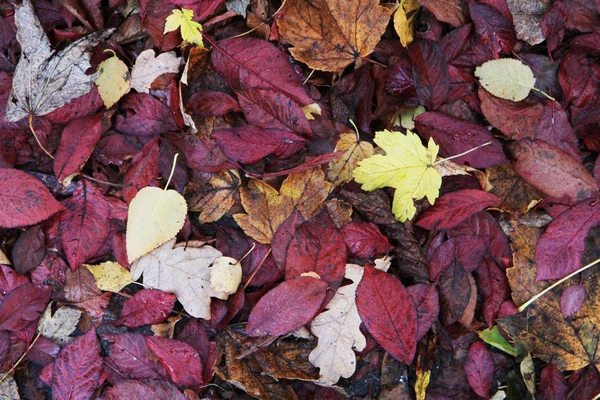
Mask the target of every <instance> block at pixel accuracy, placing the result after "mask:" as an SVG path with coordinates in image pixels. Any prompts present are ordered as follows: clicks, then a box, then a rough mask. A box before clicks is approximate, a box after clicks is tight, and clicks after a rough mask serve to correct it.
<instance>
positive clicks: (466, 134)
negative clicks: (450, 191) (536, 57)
mask: <svg viewBox="0 0 600 400" xmlns="http://www.w3.org/2000/svg"><path fill="white" fill-rule="evenodd" d="M415 128H416V130H417V132H419V134H420V135H421V136H423V138H424V139H426V140H429V138H433V140H434V141H435V142H436V143H437V144H438V145H439V146H440V155H441V156H443V157H449V156H453V155H456V154H459V153H462V152H465V151H468V150H471V149H473V148H475V147H477V146H479V145H482V144H484V143H486V142H492V143H491V144H490V145H488V146H485V147H482V148H481V149H479V150H475V151H473V152H471V153H469V154H466V155H464V156H462V157H458V158H457V159H455V160H453V161H454V162H456V163H459V164H461V163H464V162H468V163H469V165H471V166H472V167H475V168H488V167H492V166H494V165H498V164H502V163H504V162H506V161H507V160H506V157H505V156H504V152H503V151H502V146H501V145H500V143H499V142H498V141H497V140H496V139H494V138H493V137H492V135H491V134H490V132H488V130H487V129H485V128H484V127H483V126H481V125H477V124H474V123H472V122H469V121H465V120H462V119H459V118H455V117H452V116H450V115H447V114H443V113H440V112H426V113H423V114H421V115H419V116H418V117H417V118H416V119H415Z"/></svg>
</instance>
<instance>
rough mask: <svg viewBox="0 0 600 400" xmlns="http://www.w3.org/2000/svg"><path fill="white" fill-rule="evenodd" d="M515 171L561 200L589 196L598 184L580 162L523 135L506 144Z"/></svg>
mask: <svg viewBox="0 0 600 400" xmlns="http://www.w3.org/2000/svg"><path fill="white" fill-rule="evenodd" d="M507 150H508V152H509V156H510V157H511V158H512V160H513V161H512V164H513V167H514V169H515V172H516V173H517V174H518V175H519V176H520V177H521V178H523V179H524V180H525V181H526V182H527V183H529V184H530V185H531V186H533V187H534V188H536V189H538V190H539V191H540V192H542V193H544V194H546V195H548V196H551V197H554V198H556V199H558V200H561V201H567V202H576V201H579V200H583V199H587V198H589V197H592V196H593V195H594V194H596V192H597V191H598V185H597V184H596V181H595V180H594V178H593V177H592V176H591V175H590V173H589V172H588V171H587V170H586V169H585V167H584V166H583V164H581V163H580V162H579V160H576V159H575V158H573V157H572V156H571V155H569V154H567V153H565V152H564V151H562V150H560V149H558V148H556V147H555V146H553V145H551V144H548V143H546V142H543V141H540V140H530V139H524V140H520V141H518V142H513V143H511V144H509V145H507Z"/></svg>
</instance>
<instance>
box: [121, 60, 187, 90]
mask: <svg viewBox="0 0 600 400" xmlns="http://www.w3.org/2000/svg"><path fill="white" fill-rule="evenodd" d="M180 64H181V57H177V56H176V55H175V52H173V51H169V52H166V53H161V54H159V55H158V56H155V55H154V50H152V49H148V50H144V51H142V52H141V53H140V55H139V56H138V57H137V58H136V59H135V64H134V65H133V68H132V69H131V81H130V82H131V88H132V89H133V90H135V91H137V92H139V93H149V92H150V86H151V85H152V82H154V80H155V79H156V78H158V77H159V76H161V75H163V74H169V73H175V74H176V73H177V72H179V65H180Z"/></svg>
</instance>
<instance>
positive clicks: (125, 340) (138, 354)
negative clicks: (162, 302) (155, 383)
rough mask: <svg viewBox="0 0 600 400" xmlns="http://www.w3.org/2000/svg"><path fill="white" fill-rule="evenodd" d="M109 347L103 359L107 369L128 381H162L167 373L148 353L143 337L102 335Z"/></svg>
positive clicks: (138, 334) (138, 335)
mask: <svg viewBox="0 0 600 400" xmlns="http://www.w3.org/2000/svg"><path fill="white" fill-rule="evenodd" d="M103 336H104V338H105V339H106V341H107V342H108V343H110V347H109V348H108V354H107V356H106V357H105V358H104V361H105V363H106V366H107V368H108V369H109V370H110V371H114V373H116V374H118V375H119V376H122V377H125V378H128V379H152V380H155V379H164V378H165V377H166V376H167V372H166V371H165V368H164V367H163V366H162V364H161V363H160V362H159V361H158V360H157V359H156V358H155V357H154V356H153V355H152V353H151V352H150V351H149V349H148V346H147V345H146V341H145V340H144V336H143V335H142V334H140V333H132V332H125V333H121V334H105V335H103Z"/></svg>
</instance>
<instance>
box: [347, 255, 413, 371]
mask: <svg viewBox="0 0 600 400" xmlns="http://www.w3.org/2000/svg"><path fill="white" fill-rule="evenodd" d="M356 307H357V308H358V313H359V315H360V318H361V320H362V321H363V323H364V324H365V327H366V328H367V330H368V331H369V333H370V334H371V335H373V337H374V338H375V340H376V341H377V343H379V344H380V345H381V347H383V348H384V349H385V350H386V351H387V352H388V353H390V354H391V355H392V356H393V357H394V358H396V359H397V360H398V361H400V362H403V363H405V364H411V363H412V360H413V358H414V356H415V351H416V347H417V329H418V327H417V311H416V309H415V305H414V303H413V301H412V298H411V297H410V295H409V294H408V292H407V291H406V288H405V287H404V285H402V283H400V281H398V280H397V279H396V278H394V277H393V276H391V275H389V274H387V273H385V272H382V271H378V270H376V269H375V268H373V267H370V266H366V267H365V273H364V276H363V278H362V280H361V281H360V284H359V285H358V288H357V289H356Z"/></svg>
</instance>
